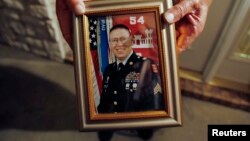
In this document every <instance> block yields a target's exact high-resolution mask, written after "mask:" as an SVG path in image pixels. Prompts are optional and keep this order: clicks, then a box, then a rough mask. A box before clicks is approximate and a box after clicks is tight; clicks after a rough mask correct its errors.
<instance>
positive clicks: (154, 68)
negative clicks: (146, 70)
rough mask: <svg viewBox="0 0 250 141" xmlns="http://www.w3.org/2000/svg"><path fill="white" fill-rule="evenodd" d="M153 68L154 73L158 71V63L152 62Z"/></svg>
mask: <svg viewBox="0 0 250 141" xmlns="http://www.w3.org/2000/svg"><path fill="white" fill-rule="evenodd" d="M152 70H153V72H154V73H158V69H157V66H156V64H152Z"/></svg>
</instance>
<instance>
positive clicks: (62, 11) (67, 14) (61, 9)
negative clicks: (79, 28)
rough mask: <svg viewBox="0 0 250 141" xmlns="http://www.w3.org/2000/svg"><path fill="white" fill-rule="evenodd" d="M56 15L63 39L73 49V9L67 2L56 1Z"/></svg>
mask: <svg viewBox="0 0 250 141" xmlns="http://www.w3.org/2000/svg"><path fill="white" fill-rule="evenodd" d="M56 14H57V18H58V21H59V25H60V28H61V31H62V34H63V37H64V38H65V40H66V41H67V43H68V44H69V46H70V47H71V48H72V45H73V42H72V41H73V40H72V34H73V29H72V27H73V25H72V22H71V21H72V12H71V9H70V8H69V7H68V6H67V4H66V0H56Z"/></svg>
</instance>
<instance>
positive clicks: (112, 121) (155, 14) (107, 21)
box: [74, 0, 181, 131]
mask: <svg viewBox="0 0 250 141" xmlns="http://www.w3.org/2000/svg"><path fill="white" fill-rule="evenodd" d="M84 3H85V6H86V12H85V14H84V15H81V16H75V17H74V39H75V41H74V44H75V47H74V64H75V80H76V86H77V87H76V93H77V100H78V107H79V118H80V130H81V131H93V130H106V129H125V128H144V127H166V126H178V125H181V103H180V88H179V77H178V61H177V56H176V48H175V28H174V25H168V26H167V25H166V24H164V21H163V20H162V14H163V13H164V12H165V11H166V9H167V8H169V7H171V6H172V1H171V0H154V1H152V0H151V1H149V0H119V1H115V0H97V1H86V2H84ZM116 25H125V26H126V27H128V31H129V37H131V40H129V39H130V38H126V40H125V39H124V40H125V41H124V42H123V43H122V41H123V40H122V39H123V38H121V37H120V38H115V40H112V39H111V38H112V37H110V36H113V35H112V34H111V31H110V29H112V27H114V26H116ZM118 28H119V27H118ZM118 35H120V33H119V34H118ZM114 36H115V35H114ZM135 38H136V39H135ZM128 41H131V42H128ZM111 42H112V43H113V42H115V44H116V45H117V44H121V45H123V44H127V42H128V43H131V46H132V50H133V55H134V54H136V53H137V55H136V56H137V58H138V59H137V61H138V60H139V62H143V63H136V61H135V60H130V59H128V62H127V64H128V66H129V65H130V66H133V67H134V66H135V65H136V64H145V62H150V63H149V65H148V67H147V68H149V69H148V70H150V73H148V70H147V72H146V73H143V72H141V71H135V70H131V71H130V70H128V71H127V73H126V74H125V77H124V78H123V80H124V79H126V80H124V87H123V85H122V88H124V89H125V90H124V91H126V92H127V93H126V94H123V95H126V96H128V95H135V94H138V91H139V90H138V89H139V87H140V86H141V85H142V87H140V88H141V89H140V92H141V91H143V93H142V92H141V93H139V97H140V98H141V97H142V96H141V95H150V96H149V99H151V100H148V101H149V102H148V103H149V104H147V103H146V102H144V101H147V100H145V99H143V100H142V101H143V102H140V103H143V104H142V105H140V106H137V104H136V106H134V107H140V108H134V107H132V108H124V107H126V106H121V107H122V108H120V109H119V108H118V109H117V107H119V106H120V105H119V104H120V103H119V102H121V103H122V102H123V101H125V99H124V97H122V98H118V100H117V101H116V100H114V98H112V97H113V96H110V95H116V97H117V91H116V90H114V89H116V86H117V87H119V86H120V85H116V84H113V83H111V82H110V81H112V82H115V81H113V79H112V77H113V74H115V72H114V71H113V70H110V71H109V72H110V73H109V74H108V76H107V73H106V72H107V68H110V67H109V66H112V65H113V66H116V65H118V63H117V62H118V61H117V60H119V57H118V56H119V55H118V56H117V54H116V53H117V52H118V54H119V53H120V54H122V53H123V49H124V48H122V47H120V48H119V49H117V50H116V52H115V51H114V50H112V49H111ZM124 50H125V49H124ZM135 50H137V51H138V52H139V53H138V52H137V51H135ZM130 55H131V54H130ZM145 55H146V56H147V57H145ZM131 56H132V55H131ZM134 56H135V55H134ZM135 59H136V58H135ZM137 66H138V65H137ZM139 66H145V65H139ZM144 68H145V67H144ZM140 70H143V69H140ZM118 74H120V72H119V73H118ZM142 74H146V75H142ZM142 76H145V78H146V79H142V78H143V77H142ZM149 76H150V78H151V76H152V79H148V77H149ZM115 77H116V76H115ZM156 78H159V79H156ZM142 80H143V81H142ZM145 80H149V81H145ZM117 82H120V80H119V81H117ZM121 82H123V81H121ZM100 83H101V84H100ZM144 85H146V86H144ZM101 87H102V88H101ZM110 87H112V88H110ZM151 87H152V88H151ZM117 89H118V88H117ZM145 89H147V90H145ZM106 90H107V91H108V92H106ZM104 91H105V92H106V93H104ZM151 91H152V92H151ZM111 93H112V94H111ZM118 93H119V91H118ZM145 93H146V94H145ZM151 93H152V94H151ZM119 94H120V93H119ZM105 95H109V96H108V97H109V98H106V99H108V100H109V99H112V100H110V101H109V103H110V102H112V104H114V106H111V107H112V108H110V106H103V104H102V103H103V100H101V102H100V99H105V98H101V97H104V96H105ZM120 95H121V94H120ZM151 95H152V96H151ZM133 97H135V96H133ZM155 97H157V98H155ZM159 97H160V98H159ZM123 99H124V100H123ZM154 99H157V100H158V99H160V101H163V104H159V102H158V101H157V100H154ZM119 100H120V101H119ZM152 100H153V101H157V102H154V104H152V105H157V104H158V105H160V106H156V107H158V108H155V109H154V108H153V109H151V107H150V106H148V105H150V101H152ZM100 103H101V104H100ZM107 103H108V102H107ZM100 105H101V106H100ZM118 105H119V106H118ZM121 105H122V104H121ZM138 105H139V104H138ZM98 106H99V107H98ZM129 106H131V103H130V104H129ZM129 106H127V107H129ZM147 106H148V107H149V108H148V109H147V108H145V107H147ZM100 107H102V108H100ZM106 107H109V108H108V110H105V108H106ZM159 107H161V108H159ZM144 108H145V109H144ZM100 109H104V111H105V112H103V110H102V111H101V110H100ZM111 109H112V110H111ZM121 109H122V110H121ZM124 109H126V110H124ZM131 109H132V110H131ZM116 110H118V112H117V111H116Z"/></svg>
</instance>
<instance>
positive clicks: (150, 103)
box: [98, 24, 164, 113]
mask: <svg viewBox="0 0 250 141" xmlns="http://www.w3.org/2000/svg"><path fill="white" fill-rule="evenodd" d="M132 43H133V42H132V37H131V34H130V30H129V29H128V27H126V26H125V25H122V24H118V25H115V26H113V28H111V30H110V40H109V45H110V49H111V51H112V52H113V53H114V54H115V57H116V62H114V63H112V64H109V65H108V67H107V68H106V70H105V72H104V75H103V90H102V94H101V101H100V105H99V106H98V112H99V113H119V112H138V111H148V110H159V109H163V108H164V102H163V94H162V88H161V81H160V76H159V71H158V68H157V66H156V64H155V63H154V62H153V61H152V60H151V59H148V58H145V57H141V56H138V55H136V53H135V52H134V51H133V50H132Z"/></svg>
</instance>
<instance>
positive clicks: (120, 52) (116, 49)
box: [109, 28, 132, 61]
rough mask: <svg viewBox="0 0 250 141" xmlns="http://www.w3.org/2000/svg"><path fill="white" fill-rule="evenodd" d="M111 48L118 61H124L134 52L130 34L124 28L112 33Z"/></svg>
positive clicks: (110, 36)
mask: <svg viewBox="0 0 250 141" xmlns="http://www.w3.org/2000/svg"><path fill="white" fill-rule="evenodd" d="M109 38H110V40H109V47H110V49H111V51H112V52H113V53H114V54H115V56H116V58H117V59H118V60H121V61H123V60H124V59H126V57H127V56H128V55H129V54H130V52H131V51H132V38H131V36H130V32H129V31H128V30H127V29H124V28H117V29H114V30H112V31H111V32H110V35H109Z"/></svg>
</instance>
